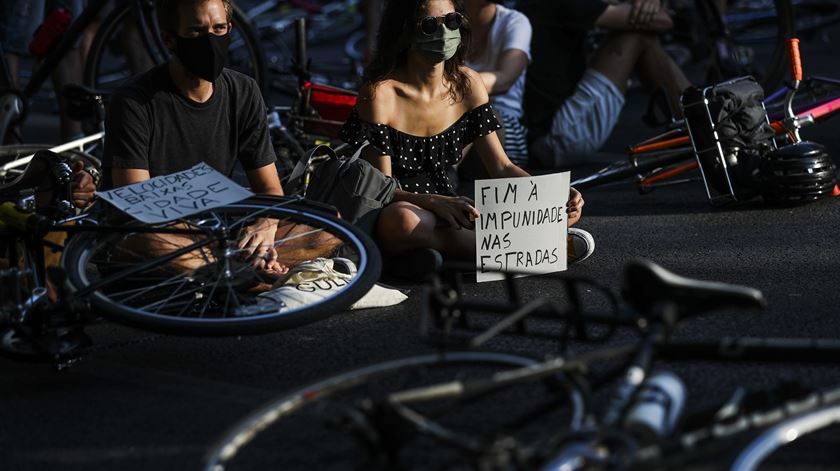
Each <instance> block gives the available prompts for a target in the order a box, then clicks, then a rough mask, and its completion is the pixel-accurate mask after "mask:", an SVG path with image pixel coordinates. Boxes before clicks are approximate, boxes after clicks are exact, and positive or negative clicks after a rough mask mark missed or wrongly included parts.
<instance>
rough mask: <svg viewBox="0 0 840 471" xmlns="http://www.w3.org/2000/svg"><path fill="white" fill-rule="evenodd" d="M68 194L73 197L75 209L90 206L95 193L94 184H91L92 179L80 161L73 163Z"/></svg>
mask: <svg viewBox="0 0 840 471" xmlns="http://www.w3.org/2000/svg"><path fill="white" fill-rule="evenodd" d="M70 193H71V194H72V196H73V204H75V205H76V207H77V208H85V207H86V206H87V205H88V204H90V201H91V200H92V199H93V195H94V193H96V184H94V182H93V177H92V176H91V175H90V174H89V173H87V172H86V171H85V163H84V162H82V161H81V160H77V161H76V162H74V163H73V176H72V180H71V182H70Z"/></svg>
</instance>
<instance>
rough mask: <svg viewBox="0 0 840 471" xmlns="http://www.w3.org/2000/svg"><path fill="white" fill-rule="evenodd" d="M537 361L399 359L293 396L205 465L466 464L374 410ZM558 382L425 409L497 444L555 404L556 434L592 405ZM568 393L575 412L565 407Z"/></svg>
mask: <svg viewBox="0 0 840 471" xmlns="http://www.w3.org/2000/svg"><path fill="white" fill-rule="evenodd" d="M533 364H535V360H533V359H530V358H525V357H521V356H514V355H508V354H501V353H482V352H451V353H442V354H431V355H424V356H416V357H409V358H403V359H399V360H392V361H388V362H385V363H380V364H375V365H371V366H367V367H364V368H360V369H357V370H354V371H350V372H347V373H343V374H339V375H337V376H334V377H331V378H328V379H325V380H322V381H319V382H317V383H314V384H311V385H308V386H305V387H303V388H300V389H298V390H297V391H295V392H293V393H291V394H288V395H285V396H283V397H281V398H279V399H277V400H276V401H273V402H271V403H269V404H267V405H266V406H264V407H262V408H261V409H259V410H258V411H256V412H254V413H253V414H251V415H249V416H248V417H246V418H245V419H243V420H241V421H240V422H239V423H238V424H237V425H235V426H234V427H233V428H232V429H231V430H230V431H229V432H228V433H227V434H225V436H224V438H223V439H222V440H221V441H219V442H218V444H217V445H216V446H215V447H214V448H213V449H212V450H211V452H210V454H209V455H208V461H207V465H206V466H205V469H206V470H207V471H222V470H225V469H234V470H235V469H240V468H249V467H254V466H255V465H256V467H259V468H263V469H318V470H325V469H434V468H436V467H437V466H440V465H442V464H448V465H452V466H453V467H456V463H458V462H459V461H460V460H459V458H462V457H461V456H458V453H453V450H452V449H446V447H441V446H440V444H437V446H435V444H434V443H430V442H429V440H428V439H427V438H426V437H424V436H423V434H416V433H414V434H412V431H411V430H407V429H406V428H405V427H400V423H399V422H394V423H386V422H379V421H378V420H379V419H383V420H384V419H385V418H384V417H380V418H379V419H376V418H374V417H375V416H373V415H371V414H369V411H370V410H374V409H372V408H371V407H370V406H371V405H376V404H378V403H381V400H382V398H383V397H384V396H385V395H386V394H387V393H389V392H393V391H401V390H406V389H408V388H411V387H417V386H422V385H432V384H438V383H440V382H443V381H452V380H455V379H458V380H467V379H475V378H489V377H490V376H491V375H492V374H494V373H498V372H500V371H506V370H511V369H515V368H520V367H524V366H530V365H533ZM555 379H559V381H549V382H545V383H528V384H523V385H521V386H520V387H514V388H511V389H506V390H504V391H502V392H499V393H494V394H491V395H488V396H487V397H483V398H481V399H479V400H472V399H471V400H469V401H462V402H457V403H447V404H443V403H442V402H443V401H438V402H437V403H435V404H434V405H432V406H431V407H424V408H422V413H423V414H424V415H425V416H427V417H429V416H434V425H437V424H443V425H444V426H446V427H455V428H457V430H458V431H459V432H467V433H470V434H475V435H484V436H485V437H484V438H487V439H491V440H492V438H490V437H489V435H492V434H493V432H494V431H500V430H503V432H500V433H501V435H504V436H505V437H509V438H512V437H515V438H516V439H518V440H522V439H528V438H529V437H528V435H529V433H528V432H531V431H523V430H518V431H517V432H515V431H514V430H513V429H514V428H516V427H515V426H514V425H513V422H514V421H515V419H514V417H516V416H517V414H518V413H520V412H522V410H523V409H527V408H528V407H533V406H534V405H536V404H539V403H540V402H543V401H545V402H547V403H548V404H550V405H551V406H552V407H551V408H550V410H546V411H544V414H543V415H541V416H540V419H541V420H545V421H548V423H551V424H553V425H552V427H553V428H554V429H557V428H562V427H564V426H572V427H577V426H578V425H580V422H581V421H582V416H583V407H584V406H583V399H582V398H581V396H580V395H579V392H578V391H577V389H575V388H574V387H572V386H571V385H570V384H569V383H568V382H567V381H565V380H564V379H562V378H560V377H557V378H555ZM541 385H544V386H545V387H540V386H541ZM558 396H560V397H559V399H560V400H561V401H562V404H563V405H564V406H565V407H562V406H560V405H558V403H557V399H558ZM385 417H387V415H386V416H385ZM497 418H498V419H502V420H501V421H497V420H496V419H497ZM506 420H507V421H508V423H505V421H506ZM389 425H390V427H388V426H389ZM428 425H429V426H434V425H433V424H432V423H429V424H428ZM543 425H545V424H544V423H543ZM278 445H279V446H278ZM388 445H390V447H391V449H390V450H389V451H388V452H385V453H384V455H390V456H383V453H382V452H381V451H382V450H378V449H379V448H381V447H382V446H385V447H387V446H388ZM398 445H403V446H401V447H400V446H398ZM316 446H317V452H315V447H316ZM441 448H443V449H441ZM388 458H390V460H389V459H388ZM395 462H399V464H400V465H401V466H397V465H396V463H395ZM354 465H355V468H354ZM511 467H513V466H511ZM458 469H461V468H458Z"/></svg>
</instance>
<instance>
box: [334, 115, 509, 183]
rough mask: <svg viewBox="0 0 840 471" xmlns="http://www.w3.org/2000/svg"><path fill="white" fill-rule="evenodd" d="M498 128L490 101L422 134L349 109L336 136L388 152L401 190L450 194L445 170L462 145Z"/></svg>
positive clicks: (352, 142)
mask: <svg viewBox="0 0 840 471" xmlns="http://www.w3.org/2000/svg"><path fill="white" fill-rule="evenodd" d="M501 127H502V125H501V124H500V123H499V120H498V119H496V115H495V114H493V108H492V107H491V106H490V104H485V105H481V106H479V107H478V108H474V109H472V110H471V111H468V112H466V113H464V115H463V116H461V118H460V119H459V120H458V121H456V122H455V123H454V124H453V125H452V126H449V127H448V128H446V129H445V130H444V131H443V132H440V133H438V134H435V135H434V136H426V137H421V136H414V135H411V134H406V133H404V132H402V131H398V130H396V129H394V128H392V127H390V126H387V125H385V124H375V123H370V122H368V121H364V120H362V119H361V118H360V117H359V114H358V111H357V110H356V109H355V108H353V111H352V112H351V113H350V117H349V118H348V119H347V122H346V123H344V126H343V127H342V128H341V131H340V132H339V137H340V138H341V139H342V140H343V141H344V142H347V143H349V144H351V145H355V146H358V145H361V144H362V143H363V142H364V141H365V140H367V141H368V142H370V146H371V147H373V148H374V149H376V150H377V151H378V152H380V153H381V155H390V156H391V170H392V172H393V174H394V177H396V178H397V180H398V181H399V182H400V186H401V187H402V189H403V190H405V191H410V192H413V193H434V194H441V195H450V196H452V195H455V189H454V187H453V186H452V183H451V182H450V181H449V175H448V173H447V169H448V168H449V167H450V166H452V165H454V164H456V163H457V162H458V161H459V160H461V151H463V149H464V146H466V145H468V144H470V143H471V142H473V141H474V140H475V139H477V138H479V137H482V136H486V135H487V134H490V133H492V132H495V131H496V130H498V129H500V128H501Z"/></svg>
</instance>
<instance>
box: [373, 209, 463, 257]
mask: <svg viewBox="0 0 840 471" xmlns="http://www.w3.org/2000/svg"><path fill="white" fill-rule="evenodd" d="M436 223H437V216H435V215H434V213H432V212H430V211H427V210H425V209H422V208H420V207H418V206H416V205H413V204H410V203H404V202H398V203H392V204H390V205H388V206H386V207H385V209H384V210H382V214H381V215H380V216H379V222H378V224H377V228H376V230H377V235H378V238H379V244H380V248H381V249H382V251H383V252H384V253H385V254H387V255H396V254H399V253H403V252H407V251H409V250H414V249H421V248H432V249H435V250H437V251H439V252H440V253H442V254H443V255H444V256H447V257H452V258H465V259H470V260H471V259H473V258H475V232H473V231H471V230H469V229H460V230H459V229H452V228H448V227H447V228H440V227H435V225H436Z"/></svg>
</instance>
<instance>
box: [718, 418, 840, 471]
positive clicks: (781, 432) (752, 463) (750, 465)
mask: <svg viewBox="0 0 840 471" xmlns="http://www.w3.org/2000/svg"><path fill="white" fill-rule="evenodd" d="M838 423H840V405H838V404H833V405H828V406H823V407H820V408H818V409H816V410H811V411H808V412H804V413H801V414H797V415H796V416H795V417H792V418H789V419H787V420H784V421H782V422H780V423H778V424H776V425H773V426H771V427H769V428H768V429H767V430H765V431H764V432H763V433H762V434H761V435H759V436H758V437H757V438H755V440H753V441H752V442H750V444H749V445H747V446H746V447H745V448H744V449H743V450H742V451H741V453H740V454H739V455H738V457H737V458H736V459H735V461H734V463H733V464H732V467H731V468H730V469H731V471H755V470H757V469H759V467H760V466H761V464H762V463H764V462H765V461H766V460H767V459H768V458H770V456H771V455H772V454H773V453H775V452H776V451H778V450H780V449H783V448H784V447H786V446H788V445H790V444H791V443H793V442H794V441H796V440H799V439H801V438H804V437H805V436H807V435H810V434H813V433H816V432H819V431H820V430H822V429H824V428H826V427H830V426H836V425H837V424H838ZM835 458H836V456H835Z"/></svg>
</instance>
